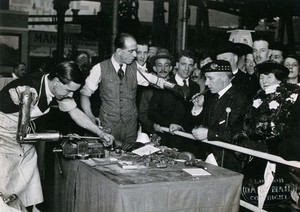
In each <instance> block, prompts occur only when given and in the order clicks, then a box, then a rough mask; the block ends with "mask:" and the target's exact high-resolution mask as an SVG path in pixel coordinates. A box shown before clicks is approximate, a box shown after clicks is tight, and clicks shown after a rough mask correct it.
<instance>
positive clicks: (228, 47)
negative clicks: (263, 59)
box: [216, 41, 252, 57]
mask: <svg viewBox="0 0 300 212" xmlns="http://www.w3.org/2000/svg"><path fill="white" fill-rule="evenodd" d="M227 52H231V53H234V54H236V55H237V56H239V57H240V56H242V55H246V54H248V53H251V52H252V47H250V46H249V45H247V44H244V43H233V42H231V41H224V42H221V43H219V44H218V47H217V49H216V56H217V55H219V54H223V53H227Z"/></svg>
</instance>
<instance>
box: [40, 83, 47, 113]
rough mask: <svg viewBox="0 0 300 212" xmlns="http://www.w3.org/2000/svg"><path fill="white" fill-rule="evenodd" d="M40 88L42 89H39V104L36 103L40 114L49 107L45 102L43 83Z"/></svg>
mask: <svg viewBox="0 0 300 212" xmlns="http://www.w3.org/2000/svg"><path fill="white" fill-rule="evenodd" d="M44 80H45V79H44ZM41 86H42V88H41V94H40V99H39V103H38V108H39V109H40V110H41V112H45V111H46V110H47V109H48V108H49V105H48V101H47V96H46V89H45V82H44V81H43V82H42V84H41Z"/></svg>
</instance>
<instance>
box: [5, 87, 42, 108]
mask: <svg viewBox="0 0 300 212" xmlns="http://www.w3.org/2000/svg"><path fill="white" fill-rule="evenodd" d="M8 92H9V94H10V98H11V99H12V101H13V102H14V104H16V105H19V104H20V102H21V98H22V94H23V93H24V92H27V93H31V94H32V100H33V101H32V103H31V106H33V105H35V104H36V102H37V100H38V98H37V97H38V94H37V92H36V90H35V89H34V88H32V87H29V86H26V85H24V86H18V87H16V88H11V89H9V91H8Z"/></svg>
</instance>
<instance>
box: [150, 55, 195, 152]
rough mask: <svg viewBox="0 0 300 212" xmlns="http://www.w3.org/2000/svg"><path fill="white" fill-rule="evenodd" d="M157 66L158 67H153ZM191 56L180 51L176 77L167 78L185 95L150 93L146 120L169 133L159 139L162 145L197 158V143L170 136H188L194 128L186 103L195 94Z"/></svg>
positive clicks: (166, 91)
mask: <svg viewBox="0 0 300 212" xmlns="http://www.w3.org/2000/svg"><path fill="white" fill-rule="evenodd" d="M157 65H160V64H159V63H157ZM194 65H195V58H194V53H193V52H191V51H189V50H184V51H182V52H181V53H180V54H179V57H178V62H177V63H176V66H177V69H178V71H177V73H176V75H175V76H172V77H171V78H170V80H169V81H170V82H171V83H174V84H176V85H177V86H179V87H180V88H182V89H183V90H186V92H185V94H186V95H183V96H181V95H176V94H175V93H173V92H170V91H168V90H154V92H153V96H152V98H151V100H150V103H149V112H148V116H149V119H150V120H152V121H153V122H154V123H156V124H158V125H159V126H163V127H167V128H169V132H170V133H171V134H169V133H167V134H165V135H164V136H163V140H164V142H165V143H164V144H165V145H167V146H168V147H172V148H177V149H178V150H179V151H180V152H182V151H188V152H191V153H194V154H195V155H196V157H198V156H199V152H198V149H197V145H196V144H197V143H196V142H195V141H193V140H190V139H186V138H183V137H181V136H177V135H173V134H174V131H179V130H181V131H186V132H191V130H192V128H193V126H194V124H193V117H192V114H191V112H190V111H191V109H192V107H193V104H192V102H190V98H191V96H193V95H195V94H196V93H198V92H199V90H200V88H199V85H198V84H197V83H195V82H193V81H192V80H191V78H190V76H191V73H192V71H193V69H194Z"/></svg>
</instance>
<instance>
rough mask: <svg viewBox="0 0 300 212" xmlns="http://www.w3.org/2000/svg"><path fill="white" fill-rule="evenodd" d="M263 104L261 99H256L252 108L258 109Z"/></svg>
mask: <svg viewBox="0 0 300 212" xmlns="http://www.w3.org/2000/svg"><path fill="white" fill-rule="evenodd" d="M261 103H262V100H261V99H255V100H253V104H252V106H253V107H255V108H258V107H259V106H260V105H261Z"/></svg>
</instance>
